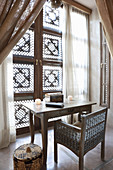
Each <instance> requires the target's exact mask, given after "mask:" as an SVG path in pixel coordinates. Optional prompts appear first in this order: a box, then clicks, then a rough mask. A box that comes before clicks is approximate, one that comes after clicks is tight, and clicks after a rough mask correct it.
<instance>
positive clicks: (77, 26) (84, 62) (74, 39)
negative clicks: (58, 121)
mask: <svg viewBox="0 0 113 170" xmlns="http://www.w3.org/2000/svg"><path fill="white" fill-rule="evenodd" d="M63 10H64V28H63V37H62V39H63V43H62V44H63V64H64V65H63V69H64V70H63V90H64V98H65V99H67V98H68V96H69V95H71V96H72V97H73V99H75V100H76V99H77V100H80V99H81V100H88V99H89V98H88V96H89V49H88V17H87V15H85V14H83V13H81V12H79V11H78V10H76V9H74V8H72V6H70V5H68V4H65V5H64V7H63ZM62 119H63V121H66V122H68V123H71V119H70V116H68V117H64V118H62ZM76 119H77V115H75V116H74V121H76Z"/></svg>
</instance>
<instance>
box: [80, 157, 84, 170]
mask: <svg viewBox="0 0 113 170" xmlns="http://www.w3.org/2000/svg"><path fill="white" fill-rule="evenodd" d="M83 167H84V157H83V156H80V157H79V170H83Z"/></svg>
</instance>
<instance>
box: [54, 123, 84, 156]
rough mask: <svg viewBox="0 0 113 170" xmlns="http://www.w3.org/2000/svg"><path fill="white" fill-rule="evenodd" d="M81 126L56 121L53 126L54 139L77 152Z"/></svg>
mask: <svg viewBox="0 0 113 170" xmlns="http://www.w3.org/2000/svg"><path fill="white" fill-rule="evenodd" d="M80 139H81V128H79V127H76V126H73V125H70V124H67V123H65V122H62V121H58V122H56V123H55V126H54V141H55V143H59V144H62V145H64V146H66V147H68V148H69V149H71V150H72V151H73V152H74V153H76V154H77V155H78V154H79V147H80Z"/></svg>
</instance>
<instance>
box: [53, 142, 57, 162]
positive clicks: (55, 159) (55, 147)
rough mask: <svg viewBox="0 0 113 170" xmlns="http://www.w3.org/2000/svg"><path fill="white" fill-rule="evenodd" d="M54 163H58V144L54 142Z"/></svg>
mask: <svg viewBox="0 0 113 170" xmlns="http://www.w3.org/2000/svg"><path fill="white" fill-rule="evenodd" d="M54 161H55V162H56V163H57V143H56V141H54Z"/></svg>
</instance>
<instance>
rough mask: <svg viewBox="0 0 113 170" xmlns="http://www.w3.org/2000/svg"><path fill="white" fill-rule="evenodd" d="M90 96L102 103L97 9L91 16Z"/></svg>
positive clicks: (112, 115) (111, 119) (111, 115)
mask: <svg viewBox="0 0 113 170" xmlns="http://www.w3.org/2000/svg"><path fill="white" fill-rule="evenodd" d="M112 70H113V59H111V89H110V109H109V110H108V125H109V126H112V127H113V78H112V77H113V71H112ZM90 94H91V96H90V98H91V100H92V101H95V102H97V106H96V107H94V110H95V109H98V107H99V104H100V23H99V16H98V12H97V9H94V10H93V11H92V14H91V16H90Z"/></svg>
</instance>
